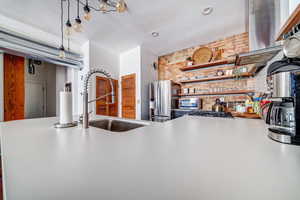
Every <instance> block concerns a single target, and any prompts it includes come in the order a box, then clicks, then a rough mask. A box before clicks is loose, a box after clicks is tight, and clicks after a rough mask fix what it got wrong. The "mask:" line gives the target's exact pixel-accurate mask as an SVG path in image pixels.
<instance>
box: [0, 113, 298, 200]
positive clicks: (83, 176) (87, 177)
mask: <svg viewBox="0 0 300 200" xmlns="http://www.w3.org/2000/svg"><path fill="white" fill-rule="evenodd" d="M56 121H57V119H56V118H47V119H34V120H22V121H14V122H8V123H0V133H1V148H2V149H1V150H2V164H3V170H4V171H3V176H4V192H5V195H6V199H7V200H50V199H51V200H83V199H84V200H99V199H100V200H168V199H170V200H171V199H172V200H200V199H201V200H283V199H284V200H299V199H300V189H299V186H300V147H299V146H291V145H284V144H279V143H277V142H274V141H272V140H270V139H269V138H268V137H267V127H266V125H265V124H264V122H263V121H262V120H252V119H238V118H235V119H227V118H206V117H196V116H185V117H182V118H178V119H176V120H173V121H169V122H166V123H153V124H151V125H149V126H147V127H143V128H139V129H135V130H132V131H129V132H126V133H111V132H108V131H105V130H101V129H97V128H93V127H91V128H90V129H88V130H86V131H85V130H83V129H82V128H81V127H74V128H68V129H54V128H53V124H54V123H55V122H56Z"/></svg>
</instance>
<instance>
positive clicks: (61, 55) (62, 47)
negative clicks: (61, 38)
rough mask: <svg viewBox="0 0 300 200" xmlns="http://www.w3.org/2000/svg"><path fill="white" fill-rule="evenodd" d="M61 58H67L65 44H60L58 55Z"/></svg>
mask: <svg viewBox="0 0 300 200" xmlns="http://www.w3.org/2000/svg"><path fill="white" fill-rule="evenodd" d="M58 56H59V57H60V58H61V59H65V58H66V53H65V48H64V46H63V45H61V46H60V48H59V55H58Z"/></svg>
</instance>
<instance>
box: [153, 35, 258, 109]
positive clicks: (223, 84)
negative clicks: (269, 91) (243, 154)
mask: <svg viewBox="0 0 300 200" xmlns="http://www.w3.org/2000/svg"><path fill="white" fill-rule="evenodd" d="M204 46H205V47H208V48H210V49H214V48H219V49H223V51H224V53H223V55H222V56H223V59H226V58H230V57H231V56H234V55H235V54H237V53H242V52H248V51H249V38H248V33H242V34H238V35H234V36H231V37H227V38H225V39H221V40H218V41H215V42H211V43H209V44H206V45H199V46H195V47H191V48H188V49H184V50H180V51H177V52H174V53H171V54H168V55H164V56H161V57H159V61H158V74H159V79H160V80H173V81H175V82H179V81H182V80H184V79H193V78H195V77H203V76H213V75H215V73H216V70H217V69H220V70H223V71H226V70H230V69H234V68H235V66H232V65H223V66H221V67H220V66H217V67H209V68H203V69H200V70H194V71H181V70H180V68H182V67H185V66H186V59H187V58H188V57H191V56H192V55H193V53H194V51H195V50H197V49H198V48H200V47H204ZM245 67H246V68H247V71H250V69H251V67H252V66H245ZM182 88H192V89H194V88H195V90H197V91H201V93H214V92H222V91H229V90H253V89H254V88H255V79H254V78H247V79H244V78H235V79H228V80H220V81H210V82H199V83H189V84H183V87H182ZM220 97H223V98H224V101H226V102H235V101H245V100H246V99H247V97H246V96H245V95H244V94H243V95H240V94H239V95H213V96H200V98H202V99H203V109H204V110H211V107H212V105H213V104H214V103H215V99H216V98H220Z"/></svg>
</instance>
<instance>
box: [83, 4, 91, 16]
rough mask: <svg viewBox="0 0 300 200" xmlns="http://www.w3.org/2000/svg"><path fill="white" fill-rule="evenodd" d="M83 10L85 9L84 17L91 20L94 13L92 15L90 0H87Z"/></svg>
mask: <svg viewBox="0 0 300 200" xmlns="http://www.w3.org/2000/svg"><path fill="white" fill-rule="evenodd" d="M83 11H84V16H83V18H84V19H85V20H87V21H90V19H91V18H92V15H91V9H90V7H89V1H88V0H86V3H85V6H84V7H83Z"/></svg>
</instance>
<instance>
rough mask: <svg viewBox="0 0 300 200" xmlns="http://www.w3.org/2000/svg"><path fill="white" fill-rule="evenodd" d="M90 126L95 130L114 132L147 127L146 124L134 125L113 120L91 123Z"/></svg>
mask: <svg viewBox="0 0 300 200" xmlns="http://www.w3.org/2000/svg"><path fill="white" fill-rule="evenodd" d="M89 125H90V126H92V127H95V128H101V129H104V130H108V131H112V132H126V131H130V130H133V129H136V128H141V127H144V126H146V124H142V123H134V122H127V121H122V120H112V119H104V120H94V121H90V123H89Z"/></svg>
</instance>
